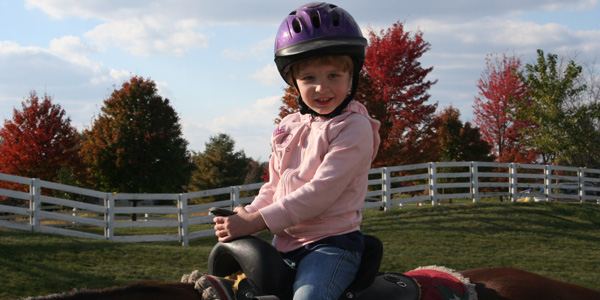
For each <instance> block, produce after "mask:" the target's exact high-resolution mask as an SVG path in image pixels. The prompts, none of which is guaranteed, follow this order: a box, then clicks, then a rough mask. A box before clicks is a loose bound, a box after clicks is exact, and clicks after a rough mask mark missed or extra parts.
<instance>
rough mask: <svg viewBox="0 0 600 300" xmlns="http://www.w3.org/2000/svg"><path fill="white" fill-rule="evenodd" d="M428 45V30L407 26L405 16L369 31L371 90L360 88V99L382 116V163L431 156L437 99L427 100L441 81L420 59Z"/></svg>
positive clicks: (408, 161)
mask: <svg viewBox="0 0 600 300" xmlns="http://www.w3.org/2000/svg"><path fill="white" fill-rule="evenodd" d="M429 49H430V44H429V43H428V42H426V41H425V40H424V39H423V33H422V32H421V31H417V32H416V33H415V34H411V33H410V32H408V31H405V30H404V24H403V23H402V22H397V23H395V24H394V25H393V26H392V27H391V28H388V29H387V30H386V31H383V30H382V31H381V32H380V33H379V34H377V33H376V32H374V31H371V32H370V33H369V46H368V48H367V56H366V60H365V66H364V68H363V71H364V73H365V75H366V76H368V78H369V84H370V86H369V89H370V91H369V92H367V93H358V94H357V99H358V100H359V101H361V102H363V103H364V104H365V105H366V106H367V108H368V109H369V112H370V113H371V115H373V117H375V118H376V119H378V120H379V121H380V122H381V129H380V130H379V134H380V136H381V147H380V150H379V154H378V157H377V160H376V162H375V165H377V166H384V165H387V166H393V165H404V164H411V163H419V162H425V161H430V160H431V159H432V153H431V152H430V150H431V139H430V138H429V136H430V134H431V123H432V121H433V116H434V113H435V110H436V108H437V104H427V103H426V102H427V101H428V100H429V97H430V95H429V94H428V91H429V89H430V88H431V86H433V85H434V84H435V83H436V81H430V80H426V77H427V75H428V74H429V73H430V72H431V71H432V70H433V67H430V68H423V66H422V65H421V62H420V61H419V59H420V58H421V56H423V54H424V53H425V52H427V51H428V50H429ZM361 96H366V97H364V98H361Z"/></svg>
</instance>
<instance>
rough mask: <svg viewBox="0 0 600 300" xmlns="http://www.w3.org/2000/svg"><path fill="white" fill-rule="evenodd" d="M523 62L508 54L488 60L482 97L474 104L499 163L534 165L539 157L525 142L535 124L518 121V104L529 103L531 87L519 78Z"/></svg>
mask: <svg viewBox="0 0 600 300" xmlns="http://www.w3.org/2000/svg"><path fill="white" fill-rule="evenodd" d="M520 74H522V70H521V60H520V59H519V58H518V57H516V56H514V55H512V56H507V55H506V53H502V54H498V53H495V54H490V55H488V56H487V57H486V65H485V70H484V71H483V73H482V74H481V78H480V79H479V80H478V81H477V88H479V95H478V96H476V97H475V102H474V104H473V109H474V115H475V124H477V125H478V126H479V127H480V130H481V133H482V136H483V139H484V140H485V141H487V142H488V143H489V144H490V146H492V153H493V154H494V156H496V160H497V161H498V162H517V163H530V162H533V161H535V159H536V158H537V156H538V154H537V153H536V152H535V151H534V150H532V149H530V148H528V147H527V146H526V145H525V143H524V142H523V141H524V139H525V137H524V136H523V134H522V130H523V129H524V128H527V127H528V126H534V124H533V123H532V122H530V121H528V120H523V119H519V118H517V117H516V116H515V115H516V114H515V109H516V105H515V103H517V102H518V103H527V102H528V101H529V95H528V87H527V85H526V84H524V83H523V82H522V80H521V79H520V78H519V75H520Z"/></svg>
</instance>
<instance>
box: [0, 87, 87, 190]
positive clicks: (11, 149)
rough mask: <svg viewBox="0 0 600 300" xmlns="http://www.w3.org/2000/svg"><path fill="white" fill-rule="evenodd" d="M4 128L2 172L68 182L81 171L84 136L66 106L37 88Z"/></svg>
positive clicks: (0, 148)
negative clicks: (73, 122)
mask: <svg viewBox="0 0 600 300" xmlns="http://www.w3.org/2000/svg"><path fill="white" fill-rule="evenodd" d="M21 105H22V110H17V109H14V112H13V118H12V120H6V121H5V122H4V127H2V128H1V129H0V140H1V142H0V173H6V174H12V175H18V176H23V177H35V178H41V179H44V180H48V181H55V182H64V181H65V180H67V179H73V178H74V179H76V178H77V177H78V176H80V175H81V174H80V173H79V171H80V170H81V166H82V164H81V158H80V156H79V149H80V138H79V135H78V133H77V130H76V129H75V128H74V127H73V126H71V119H70V118H69V117H67V116H66V112H65V110H64V109H62V108H61V107H60V105H58V104H53V103H52V97H50V96H48V95H44V96H43V97H42V98H40V97H39V96H38V95H37V94H36V92H35V91H32V92H31V93H30V94H29V98H27V99H24V100H23V102H22V104H21Z"/></svg>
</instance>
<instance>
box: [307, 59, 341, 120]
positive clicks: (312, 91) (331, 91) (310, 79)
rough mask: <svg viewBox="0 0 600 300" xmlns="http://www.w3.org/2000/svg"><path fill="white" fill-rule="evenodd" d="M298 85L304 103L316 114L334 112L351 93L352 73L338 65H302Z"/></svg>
mask: <svg viewBox="0 0 600 300" xmlns="http://www.w3.org/2000/svg"><path fill="white" fill-rule="evenodd" d="M296 84H297V85H298V89H299V90H300V91H299V92H300V95H301V96H302V99H303V100H304V103H306V105H308V107H310V108H311V109H312V110H314V111H315V112H316V113H319V114H322V115H326V114H328V113H331V112H332V111H334V110H335V109H336V108H337V107H338V106H339V105H340V104H342V102H344V99H346V96H347V95H348V94H349V92H350V87H351V86H352V78H351V77H350V72H348V71H344V69H343V67H341V66H336V64H316V63H311V64H307V65H302V66H301V67H300V68H299V70H298V71H297V78H296Z"/></svg>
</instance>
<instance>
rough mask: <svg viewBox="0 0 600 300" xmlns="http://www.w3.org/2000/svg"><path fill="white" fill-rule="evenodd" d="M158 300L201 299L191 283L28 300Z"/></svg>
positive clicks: (141, 285) (133, 286)
mask: <svg viewBox="0 0 600 300" xmlns="http://www.w3.org/2000/svg"><path fill="white" fill-rule="evenodd" d="M100 299H104V300H106V299H110V300H155V299H156V300H158V299H172V300H184V299H199V300H201V297H200V294H199V293H198V292H197V291H196V290H194V286H193V285H192V284H189V283H179V282H177V283H157V282H144V283H134V284H131V285H128V286H125V287H114V288H106V289H102V290H80V291H72V292H69V293H63V294H57V295H50V296H43V297H35V298H27V300H100Z"/></svg>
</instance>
